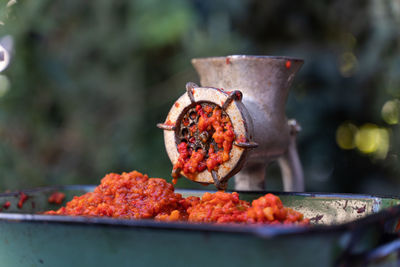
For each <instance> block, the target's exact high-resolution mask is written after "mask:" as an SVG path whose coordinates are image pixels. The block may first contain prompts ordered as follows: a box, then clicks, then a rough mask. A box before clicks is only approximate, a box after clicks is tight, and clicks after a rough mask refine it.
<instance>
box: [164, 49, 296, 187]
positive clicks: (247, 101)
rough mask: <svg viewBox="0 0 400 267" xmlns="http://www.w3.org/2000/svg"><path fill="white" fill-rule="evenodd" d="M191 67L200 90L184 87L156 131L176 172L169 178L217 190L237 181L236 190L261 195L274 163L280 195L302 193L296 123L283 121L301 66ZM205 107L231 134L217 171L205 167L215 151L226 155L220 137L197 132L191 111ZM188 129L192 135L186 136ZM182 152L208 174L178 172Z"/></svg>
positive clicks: (237, 62) (262, 59)
mask: <svg viewBox="0 0 400 267" xmlns="http://www.w3.org/2000/svg"><path fill="white" fill-rule="evenodd" d="M192 63H193V65H194V67H195V69H196V70H197V72H198V73H199V75H200V82H201V85H202V86H198V85H196V84H195V83H192V82H189V83H187V84H186V93H185V94H183V95H182V96H181V97H180V98H178V100H177V101H176V102H175V103H174V104H173V105H172V107H171V109H170V111H169V113H168V116H167V118H166V120H165V122H164V123H160V124H158V125H157V126H158V127H159V128H161V129H163V130H164V142H165V147H166V150H167V153H168V156H169V158H170V160H171V162H172V163H173V165H174V166H180V167H179V168H176V167H174V169H173V173H172V176H173V177H177V176H180V175H183V176H185V177H187V178H189V179H190V180H192V181H195V182H198V183H204V184H212V183H213V184H214V185H215V186H216V187H217V188H218V189H225V188H226V185H227V181H228V179H229V178H231V177H232V176H233V175H236V178H235V189H236V190H263V189H264V179H265V172H266V167H267V166H268V164H270V163H271V162H272V161H274V160H277V161H278V163H279V165H280V167H281V171H282V177H283V185H284V190H285V191H304V181H303V172H302V167H301V163H300V160H299V157H298V154H297V150H296V140H295V139H296V134H297V133H298V132H299V131H300V126H299V125H298V123H297V122H296V121H295V120H288V119H287V118H286V115H285V110H284V109H285V103H286V100H287V95H288V88H289V87H290V85H291V83H292V81H293V78H294V76H295V74H296V73H297V71H298V70H299V69H300V67H301V65H302V64H303V60H301V59H295V58H288V57H270V56H227V57H212V58H198V59H193V60H192ZM204 106H210V107H211V108H213V109H214V110H213V112H214V113H215V110H216V109H221V112H222V116H226V117H228V118H229V123H231V125H232V128H233V133H234V140H232V147H231V148H230V150H229V151H228V152H229V159H228V158H227V157H225V158H224V159H221V157H220V158H218V160H217V161H218V164H216V165H215V164H214V165H213V164H212V163H210V161H211V160H210V158H212V157H213V153H215V150H221V149H222V148H223V147H224V151H226V150H227V149H225V145H224V146H222V143H220V144H216V139H217V138H219V135H217V136H215V135H213V132H212V131H211V132H210V131H200V130H199V126H200V123H199V122H200V120H201V116H202V115H201V114H198V113H196V111H197V110H199V109H202V108H205V107H204ZM203 116H204V114H203ZM208 116H210V114H208ZM199 118H200V119H199ZM205 119H207V118H206V117H205ZM185 122H186V124H185ZM192 126H194V128H195V131H191V127H192ZM196 126H197V128H196ZM200 128H201V127H200ZM211 130H215V127H214V129H211ZM224 131H225V132H226V131H227V129H225V130H224ZM182 143H184V144H182ZM181 144H182V145H181ZM185 144H186V145H185ZM180 145H181V147H180ZM183 146H185V147H187V149H188V150H187V151H188V152H186V151H185V153H187V154H189V155H193V153H195V152H196V153H195V155H196V156H197V157H198V158H197V161H195V160H193V161H195V163H199V162H200V164H201V160H204V161H205V162H207V168H205V167H203V168H202V167H201V166H200V167H199V168H197V171H194V170H193V168H192V170H189V171H187V170H183V169H182V168H181V167H182V165H183V164H180V161H182V157H180V155H181V154H182V147H183ZM198 151H200V152H198ZM192 158H193V157H192ZM192 158H190V160H192ZM200 159H201V160H200ZM187 161H188V159H186V162H187ZM191 163H192V162H189V163H188V164H189V166H188V168H187V169H190V167H191V166H190V164H191ZM210 165H211V167H210ZM195 167H198V165H195Z"/></svg>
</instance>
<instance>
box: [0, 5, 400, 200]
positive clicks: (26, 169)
mask: <svg viewBox="0 0 400 267" xmlns="http://www.w3.org/2000/svg"><path fill="white" fill-rule="evenodd" d="M0 3H1V4H0V24H1V25H0V44H1V45H2V46H3V47H6V48H8V49H10V52H11V55H12V58H11V61H10V64H9V66H8V67H7V69H5V70H4V71H3V72H1V73H0V191H5V190H15V189H22V188H30V187H36V186H45V185H53V184H98V183H99V180H100V179H101V178H102V177H103V176H104V175H105V174H106V173H109V172H122V171H130V170H134V169H136V170H139V171H141V172H144V173H147V174H149V175H150V176H151V177H164V178H166V179H167V180H168V181H170V180H171V178H170V175H169V174H170V171H171V163H170V162H169V160H168V157H167V154H166V152H165V149H164V144H163V135H162V131H161V130H159V129H157V128H156V127H155V125H156V123H158V122H163V121H164V119H165V117H166V115H167V113H168V110H169V108H170V107H171V105H172V104H173V103H174V101H175V100H176V99H177V98H178V97H179V96H180V95H181V94H183V93H184V90H185V84H186V82H187V81H194V82H198V77H197V75H196V73H195V71H194V69H193V67H192V66H191V63H190V60H191V58H193V57H208V56H226V55H231V54H254V55H285V56H293V57H300V58H304V59H305V64H304V66H303V68H302V69H301V70H300V72H299V73H298V76H297V77H296V79H295V81H294V83H293V85H292V88H291V92H290V96H289V99H288V103H287V115H288V117H290V118H296V119H297V120H298V121H299V122H300V124H301V125H302V128H303V131H302V132H301V133H300V134H299V136H298V144H299V151H300V156H301V160H302V163H303V166H304V171H305V179H306V189H307V191H325V192H346V193H351V192H353V193H379V194H396V195H399V194H400V159H399V153H400V129H399V120H400V101H399V98H400V1H397V0H367V1H348V0H337V1H328V0H321V1H311V0H308V1H290V0H282V1H272V0H271V1H256V0H247V1H242V0H231V1H214V0H191V1H187V0H169V1H162V0H136V1H131V0H119V1H108V0H98V1H82V0H68V1H65V0H35V1H23V0H20V1H15V0H11V1H9V0H7V1H4V0H0ZM11 50H12V51H11ZM232 180H233V179H232ZM266 181H267V187H268V189H270V190H281V189H282V185H281V181H280V173H279V169H278V168H277V167H276V166H272V167H271V168H270V169H269V171H268V178H267V180H266ZM177 186H178V187H191V188H199V185H197V184H194V183H192V182H190V181H188V180H186V179H180V180H179V181H178V184H177ZM200 187H201V186H200ZM201 188H203V187H201ZM209 189H212V188H211V187H209Z"/></svg>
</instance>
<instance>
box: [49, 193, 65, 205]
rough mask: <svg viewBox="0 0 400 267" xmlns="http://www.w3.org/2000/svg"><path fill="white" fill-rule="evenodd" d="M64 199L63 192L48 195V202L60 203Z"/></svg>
mask: <svg viewBox="0 0 400 267" xmlns="http://www.w3.org/2000/svg"><path fill="white" fill-rule="evenodd" d="M64 199H65V194H64V193H61V192H54V193H53V194H51V196H49V198H48V201H49V203H52V204H57V205H61V203H62V202H63V201H64Z"/></svg>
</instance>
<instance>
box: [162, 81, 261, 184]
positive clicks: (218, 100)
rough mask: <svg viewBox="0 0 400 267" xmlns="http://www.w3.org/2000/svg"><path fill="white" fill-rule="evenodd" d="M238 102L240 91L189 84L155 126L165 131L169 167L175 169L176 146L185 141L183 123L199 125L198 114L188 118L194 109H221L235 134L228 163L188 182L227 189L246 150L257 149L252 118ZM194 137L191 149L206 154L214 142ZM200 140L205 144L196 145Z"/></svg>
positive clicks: (191, 177) (200, 174) (196, 175)
mask: <svg viewBox="0 0 400 267" xmlns="http://www.w3.org/2000/svg"><path fill="white" fill-rule="evenodd" d="M241 99H242V93H241V92H240V91H232V92H226V91H224V90H223V89H218V88H212V87H199V86H197V85H196V84H194V83H191V82H190V83H187V84H186V93H185V94H183V95H182V96H181V97H180V98H179V99H178V100H177V101H176V102H175V103H174V105H172V108H171V110H170V111H169V113H168V116H167V118H166V120H165V123H163V124H158V125H157V126H158V127H159V128H161V129H163V130H164V142H165V148H166V150H167V153H168V156H169V158H170V160H171V162H172V164H173V165H175V164H176V162H177V161H178V158H179V152H178V148H177V145H178V144H179V143H180V142H182V141H183V140H184V139H185V136H186V134H187V130H188V129H187V128H186V127H185V126H184V124H183V123H182V121H183V120H184V119H185V120H187V119H189V120H190V122H189V123H190V124H189V125H193V123H198V117H197V114H195V115H194V116H191V114H192V113H193V112H194V110H195V107H196V106H197V105H209V106H211V107H220V108H221V109H222V114H223V116H228V117H229V119H230V121H231V123H232V126H233V131H234V133H235V141H234V142H233V146H232V149H231V151H230V154H229V156H230V157H229V160H228V161H226V162H224V163H222V164H221V165H219V166H218V167H217V168H216V169H215V170H213V171H211V172H210V171H208V170H207V169H205V170H204V171H202V172H199V173H196V174H194V175H190V179H191V180H193V181H195V182H198V183H205V184H211V183H214V184H215V185H216V187H217V188H220V189H223V188H224V187H226V183H227V180H228V179H229V178H230V177H232V176H233V175H234V174H235V173H237V172H238V171H239V170H240V169H241V168H242V167H243V164H244V162H245V160H246V157H247V154H248V150H249V149H250V148H254V147H256V146H257V144H256V143H254V142H253V141H252V139H253V124H252V121H251V118H250V116H249V113H248V112H247V110H246V108H245V106H244V105H243V103H242V102H241ZM197 134H198V133H196V142H194V144H193V146H194V147H193V149H198V148H201V149H204V150H205V151H207V152H208V149H209V145H210V144H212V143H213V142H214V141H213V139H212V138H210V137H209V136H200V134H199V135H198V136H197ZM202 138H205V139H207V140H208V141H207V142H199V140H200V139H202ZM239 138H240V139H239ZM207 154H208V153H207ZM206 157H207V156H206ZM179 171H180V174H181V175H183V176H185V177H188V176H187V175H185V173H184V172H183V171H182V170H179Z"/></svg>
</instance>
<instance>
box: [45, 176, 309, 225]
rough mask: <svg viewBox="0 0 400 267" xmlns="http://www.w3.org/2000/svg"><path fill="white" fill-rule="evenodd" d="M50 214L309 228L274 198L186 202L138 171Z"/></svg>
mask: <svg viewBox="0 0 400 267" xmlns="http://www.w3.org/2000/svg"><path fill="white" fill-rule="evenodd" d="M45 214H51V215H72V216H96V217H103V216H106V217H112V218H124V219H131V218H134V219H155V220H160V221H189V222H209V223H251V224H282V223H283V224H293V223H295V224H308V223H309V220H308V219H304V218H303V214H301V213H300V212H297V211H294V210H292V209H290V208H286V207H284V206H283V204H282V202H281V200H280V199H279V197H277V196H275V195H273V194H266V195H265V196H262V197H260V198H258V199H256V200H253V201H252V203H251V204H250V203H249V202H247V201H244V200H240V199H239V194H238V193H236V192H234V193H225V192H222V191H219V192H216V193H205V194H204V195H203V196H202V197H201V198H198V197H194V196H191V197H187V198H183V197H182V195H181V194H178V193H175V192H174V187H173V185H172V184H169V183H167V182H166V181H165V180H164V179H161V178H149V177H148V176H147V175H143V174H141V173H139V172H137V171H133V172H129V173H122V174H121V175H120V174H115V173H111V174H107V175H106V176H105V177H104V178H103V179H102V180H101V184H100V185H99V186H97V187H96V188H95V190H94V191H93V192H89V193H86V194H84V195H82V196H75V197H74V198H73V199H72V200H71V201H70V202H68V203H67V205H66V206H65V207H62V208H60V209H59V210H57V211H47V212H45Z"/></svg>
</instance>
